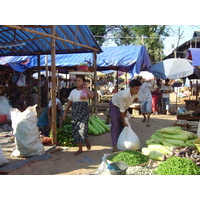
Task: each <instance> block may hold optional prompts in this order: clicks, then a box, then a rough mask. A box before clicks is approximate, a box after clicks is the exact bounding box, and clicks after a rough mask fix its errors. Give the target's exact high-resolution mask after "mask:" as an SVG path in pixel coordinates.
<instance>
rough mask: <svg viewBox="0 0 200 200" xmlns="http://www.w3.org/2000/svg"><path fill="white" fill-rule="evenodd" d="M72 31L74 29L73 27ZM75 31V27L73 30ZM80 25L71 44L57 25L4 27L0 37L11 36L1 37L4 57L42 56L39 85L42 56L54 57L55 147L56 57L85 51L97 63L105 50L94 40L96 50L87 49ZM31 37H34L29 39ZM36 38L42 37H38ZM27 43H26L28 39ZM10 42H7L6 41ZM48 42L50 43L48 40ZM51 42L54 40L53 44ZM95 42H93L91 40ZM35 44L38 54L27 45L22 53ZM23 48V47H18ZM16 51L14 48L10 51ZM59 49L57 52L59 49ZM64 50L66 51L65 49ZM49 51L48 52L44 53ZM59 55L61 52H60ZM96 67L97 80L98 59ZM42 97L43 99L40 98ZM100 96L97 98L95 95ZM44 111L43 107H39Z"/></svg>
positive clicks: (54, 123)
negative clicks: (68, 45)
mask: <svg viewBox="0 0 200 200" xmlns="http://www.w3.org/2000/svg"><path fill="white" fill-rule="evenodd" d="M69 27H70V26H69ZM33 28H35V29H41V28H43V29H44V30H45V31H44V32H41V31H38V30H35V29H33ZM59 28H60V29H61V32H62V34H64V31H63V28H65V27H64V26H62V27H61V26H59ZM70 28H71V27H70ZM79 28H81V27H79V26H78V25H76V27H75V32H74V31H72V30H71V31H72V32H73V34H74V41H71V40H70V39H66V38H69V37H68V35H67V34H64V35H65V37H66V38H62V37H60V36H58V35H57V33H56V25H48V26H41V25H39V26H35V25H21V26H20V25H18V26H17V25H2V26H0V29H1V31H0V36H1V34H2V35H3V34H4V35H5V34H7V35H8V36H6V37H4V38H3V39H2V37H0V43H1V44H0V45H1V47H0V56H8V55H9V56H11V55H12V56H13V55H38V67H39V71H38V81H39V83H40V82H41V77H40V55H42V54H51V72H52V127H51V128H52V143H53V144H55V143H56V141H57V134H56V131H57V130H56V64H55V63H56V61H55V54H56V53H62V54H64V53H75V52H76V53H77V52H79V53H83V52H84V51H86V52H87V51H88V50H89V51H88V52H93V53H94V59H95V58H96V53H97V52H100V51H101V49H100V47H99V46H98V44H97V43H96V41H95V40H94V41H93V42H94V44H95V45H96V47H91V46H90V44H89V43H88V42H87V40H85V41H86V45H85V44H81V43H79V42H80V41H79V38H78V32H80V30H79ZM47 29H50V30H51V31H50V32H47V31H46V30H47ZM16 30H20V31H22V35H19V34H17V32H16ZM27 33H30V34H29V35H28V34H27ZM35 35H39V36H36V37H35ZM23 36H26V37H25V38H26V39H23V38H24V37H23ZM88 36H91V37H92V35H91V33H89V35H88ZM5 38H7V39H5ZM47 38H48V39H47ZM49 38H50V40H49ZM82 38H83V39H86V36H84V34H82ZM41 39H42V40H43V42H41V41H40V40H41ZM90 39H91V38H90ZM2 40H5V41H4V42H2ZM30 41H31V42H33V43H32V44H33V45H35V48H38V51H35V50H34V46H31V45H30V44H27V45H26V46H24V47H23V48H21V49H20V47H19V46H21V45H23V42H30ZM35 41H38V43H35ZM56 41H61V43H59V44H56ZM66 42H67V43H70V45H71V46H70V47H71V49H67V44H66ZM44 43H45V44H46V45H48V47H49V46H50V49H49V48H46V46H45V45H44ZM18 44H19V46H18ZM59 45H63V46H62V48H60V46H59ZM39 46H41V47H42V48H43V50H41V49H40V48H39ZM79 46H81V47H82V48H81V49H78V48H77V47H79ZM10 47H13V48H10ZM56 47H57V49H56ZM63 47H64V48H63ZM44 49H46V50H44ZM56 51H57V52H56ZM94 63H95V64H94V67H95V79H96V59H95V62H94ZM39 94H41V90H40V89H39ZM39 96H40V95H39ZM95 96H96V95H95ZM39 107H40V105H39Z"/></svg>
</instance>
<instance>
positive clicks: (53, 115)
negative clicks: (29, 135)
mask: <svg viewBox="0 0 200 200" xmlns="http://www.w3.org/2000/svg"><path fill="white" fill-rule="evenodd" d="M51 30H52V35H53V36H55V33H56V32H55V26H52V29H51ZM55 54H56V48H55V39H54V38H51V74H52V77H51V81H52V90H51V91H52V92H51V99H52V107H51V122H52V124H51V131H52V143H53V144H55V143H56V142H57V129H56V62H55Z"/></svg>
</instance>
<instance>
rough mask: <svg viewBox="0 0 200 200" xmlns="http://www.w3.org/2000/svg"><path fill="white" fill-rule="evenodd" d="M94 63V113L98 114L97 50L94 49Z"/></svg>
mask: <svg viewBox="0 0 200 200" xmlns="http://www.w3.org/2000/svg"><path fill="white" fill-rule="evenodd" d="M93 61H94V62H93V65H94V113H95V114H97V113H98V111H97V52H96V51H93Z"/></svg>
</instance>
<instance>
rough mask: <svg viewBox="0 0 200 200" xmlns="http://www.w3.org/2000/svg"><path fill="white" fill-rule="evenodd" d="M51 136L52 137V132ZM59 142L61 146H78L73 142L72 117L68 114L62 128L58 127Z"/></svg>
mask: <svg viewBox="0 0 200 200" xmlns="http://www.w3.org/2000/svg"><path fill="white" fill-rule="evenodd" d="M50 137H52V132H50ZM57 142H58V143H59V144H60V146H68V147H74V146H77V145H76V144H74V143H73V138H72V124H71V117H69V116H67V117H66V120H65V121H63V126H62V128H59V129H57Z"/></svg>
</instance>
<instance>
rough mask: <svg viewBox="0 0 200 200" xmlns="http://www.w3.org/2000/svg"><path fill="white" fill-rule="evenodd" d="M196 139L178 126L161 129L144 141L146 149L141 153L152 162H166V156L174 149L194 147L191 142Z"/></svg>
mask: <svg viewBox="0 0 200 200" xmlns="http://www.w3.org/2000/svg"><path fill="white" fill-rule="evenodd" d="M196 138H197V135H195V134H193V133H192V132H190V131H185V130H182V129H181V127H179V126H173V127H166V128H162V129H160V130H157V131H156V132H155V133H153V134H152V135H151V137H150V139H149V140H147V141H146V145H147V147H144V148H142V153H143V154H144V155H148V156H149V158H150V159H152V160H157V161H163V160H166V158H167V157H168V155H171V154H172V151H173V149H174V148H175V147H178V146H193V147H195V145H194V144H193V141H194V140H195V139H196ZM152 144H154V146H152ZM195 148H196V147H195Z"/></svg>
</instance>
